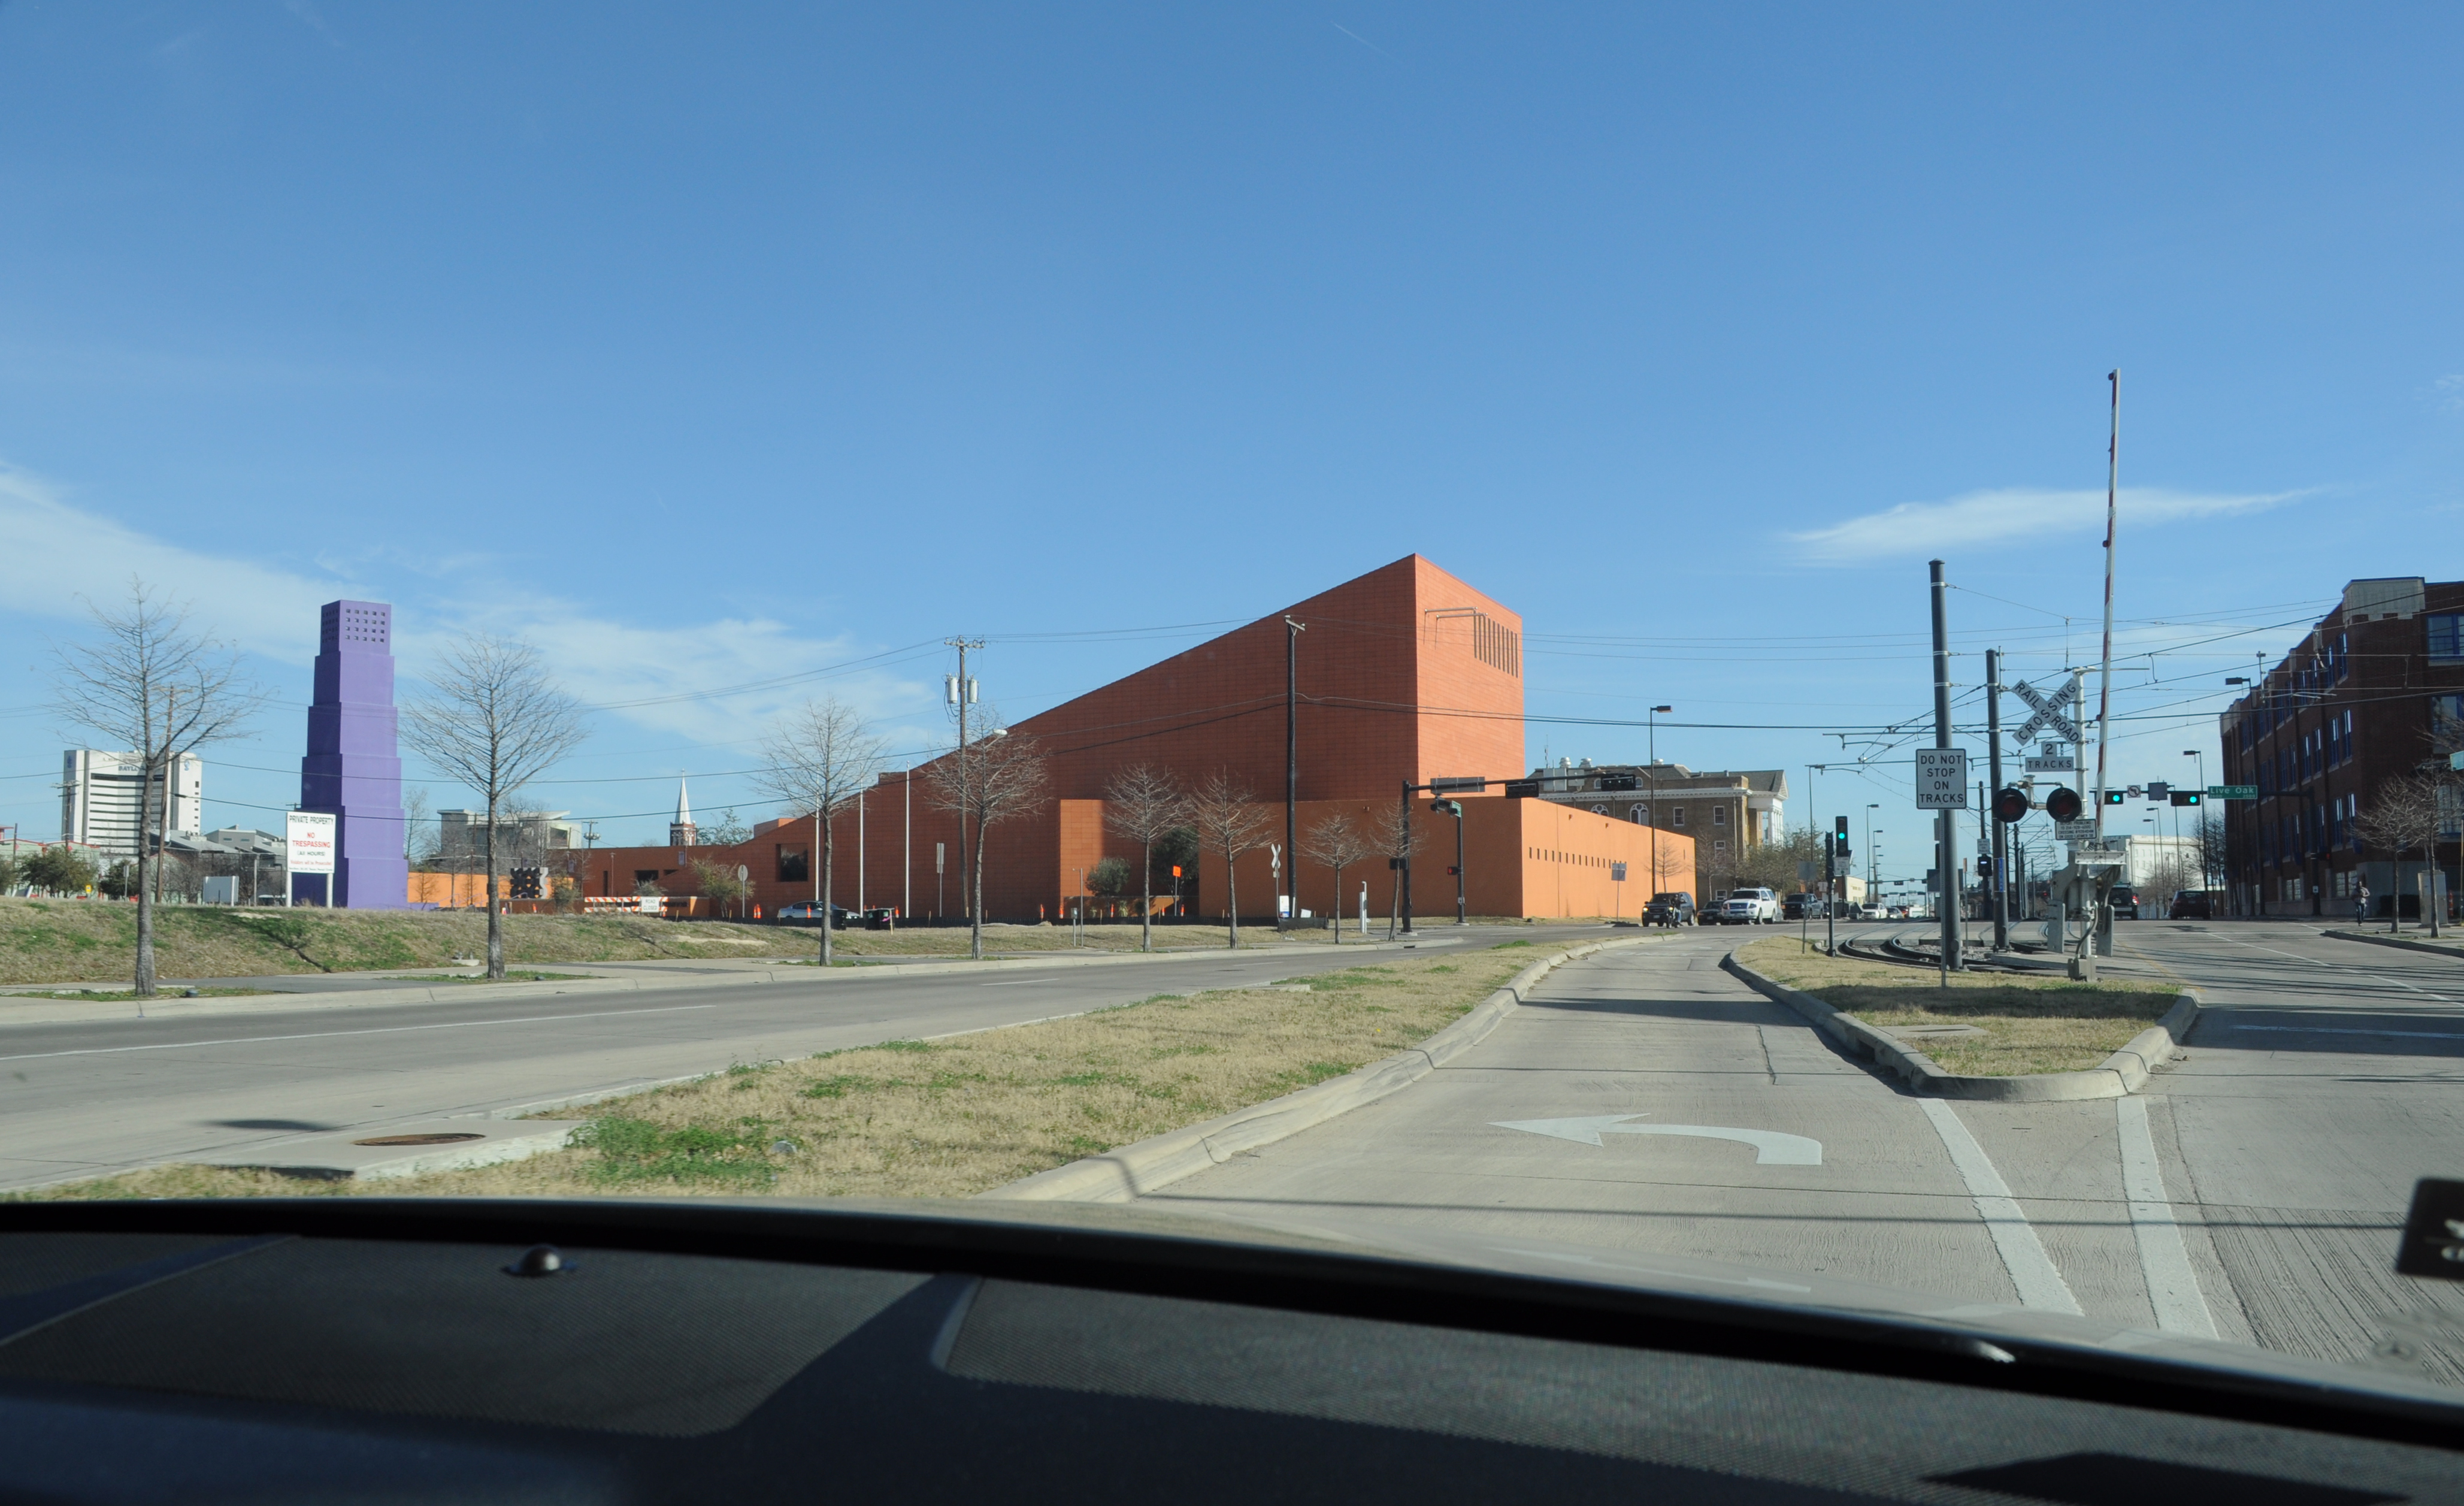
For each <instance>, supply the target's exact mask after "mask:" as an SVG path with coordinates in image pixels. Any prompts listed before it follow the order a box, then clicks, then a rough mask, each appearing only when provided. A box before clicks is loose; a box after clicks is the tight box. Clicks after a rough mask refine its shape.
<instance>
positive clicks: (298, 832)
mask: <svg viewBox="0 0 2464 1506" xmlns="http://www.w3.org/2000/svg"><path fill="white" fill-rule="evenodd" d="M288 825H289V827H290V831H289V832H288V835H289V837H290V847H291V855H290V861H289V866H290V869H291V871H292V872H293V873H295V874H330V873H332V872H333V871H334V814H333V812H332V811H329V810H294V811H292V812H291V816H290V820H289V822H288Z"/></svg>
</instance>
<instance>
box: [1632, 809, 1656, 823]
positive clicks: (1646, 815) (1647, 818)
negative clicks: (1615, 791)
mask: <svg viewBox="0 0 2464 1506" xmlns="http://www.w3.org/2000/svg"><path fill="white" fill-rule="evenodd" d="M1632 813H1633V815H1634V819H1635V820H1636V821H1637V822H1638V823H1639V824H1641V825H1643V826H1649V825H1651V808H1650V807H1649V806H1637V807H1635V808H1634V810H1633V812H1632Z"/></svg>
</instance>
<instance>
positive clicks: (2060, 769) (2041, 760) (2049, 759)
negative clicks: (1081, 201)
mask: <svg viewBox="0 0 2464 1506" xmlns="http://www.w3.org/2000/svg"><path fill="white" fill-rule="evenodd" d="M2078 766H2079V764H2078V763H2077V761H2075V760H2074V759H2072V757H2071V756H2070V755H2069V754H2067V753H2031V754H2029V755H2028V763H2027V772H2029V773H2031V774H2067V773H2069V772H2070V771H2071V770H2072V769H2074V768H2077V767H2078Z"/></svg>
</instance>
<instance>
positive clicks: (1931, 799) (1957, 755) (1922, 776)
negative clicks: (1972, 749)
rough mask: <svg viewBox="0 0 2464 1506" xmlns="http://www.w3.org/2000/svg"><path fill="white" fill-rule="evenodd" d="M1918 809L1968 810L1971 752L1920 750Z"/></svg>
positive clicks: (1958, 749)
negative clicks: (1969, 754) (1969, 760)
mask: <svg viewBox="0 0 2464 1506" xmlns="http://www.w3.org/2000/svg"><path fill="white" fill-rule="evenodd" d="M1917 808H1918V809H1919V810H1965V809H1967V808H1968V750H1967V749H1966V748H1919V749H1917Z"/></svg>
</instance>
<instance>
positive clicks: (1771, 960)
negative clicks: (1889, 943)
mask: <svg viewBox="0 0 2464 1506" xmlns="http://www.w3.org/2000/svg"><path fill="white" fill-rule="evenodd" d="M1737 959H1738V961H1740V962H1742V963H1746V965H1748V966H1749V967H1751V968H1753V970H1754V971H1756V972H1758V973H1761V974H1762V975H1763V976H1764V977H1766V978H1769V979H1771V980H1772V981H1773V982H1775V983H1783V984H1786V985H1788V986H1790V987H1792V988H1797V989H1801V990H1803V991H1804V992H1807V993H1810V994H1813V995H1814V996H1815V997H1816V998H1818V999H1820V1000H1821V1001H1822V1002H1823V1003H1825V1004H1827V1005H1829V1006H1831V1007H1832V1008H1835V1009H1837V1010H1839V1011H1840V1012H1841V1013H1843V1014H1851V1015H1854V1016H1856V1017H1857V1018H1858V1019H1860V1020H1862V1021H1864V1022H1865V1023H1866V1024H1868V1025H1871V1026H1873V1027H1875V1028H1876V1029H1877V1030H1892V1029H1896V1028H1900V1027H1905V1026H1927V1025H1967V1026H1973V1027H1974V1028H1976V1029H1977V1030H1983V1031H1984V1032H1985V1033H1984V1034H1983V1035H1982V1036H1974V1035H1970V1036H1961V1037H1955V1038H1952V1039H1948V1040H1933V1041H1927V1042H1925V1043H1924V1044H1923V1045H1921V1046H1918V1047H1917V1048H1916V1049H1918V1050H1921V1051H1923V1052H1925V1054H1926V1055H1927V1056H1930V1057H1932V1058H1933V1060H1934V1062H1935V1063H1936V1064H1937V1065H1939V1066H1940V1067H1941V1068H1942V1070H1943V1071H1945V1072H1949V1073H1957V1074H1960V1075H1962V1076H1969V1077H2025V1076H2034V1075H2035V1074H2039V1073H2048V1072H2083V1071H2085V1070H2087V1069H2088V1068H2091V1067H2094V1066H2097V1065H2098V1064H2100V1063H2101V1062H2102V1061H2103V1060H2104V1059H2105V1058H2106V1057H2107V1056H2110V1055H2112V1054H2113V1053H2114V1052H2117V1051H2120V1050H2121V1049H2122V1048H2123V1046H2125V1045H2128V1044H2129V1042H2130V1038H2131V1037H2132V1036H2134V1035H2136V1034H2138V1033H2139V1032H2140V1031H2141V1030H2145V1029H2147V1027H2149V1026H2150V1025H2153V1024H2155V1023H2156V1021H2157V1020H2158V1019H2159V1018H2160V1017H2161V1016H2162V1015H2163V1014H2164V1013H2165V1011H2166V1010H2167V1009H2169V1008H2172V1007H2173V1001H2174V999H2175V997H2176V996H2177V995H2178V993H2179V990H2178V989H2175V988H2172V987H2169V986H2161V985H2155V984H2146V983H2135V982H2109V983H2072V982H2070V981H2068V980H2067V979H2063V978H2047V979H2043V980H2041V981H2039V980H2037V979H2033V978H2017V977H2013V976H2012V975H2011V974H2008V973H1953V974H1951V975H1950V986H1949V988H1947V989H1945V988H1944V987H1942V986H1941V983H1940V979H1939V976H1938V975H1936V974H1933V973H1925V972H1920V971H1918V970H1916V969H1914V968H1908V967H1899V966H1894V965H1893V964H1891V963H1868V962H1860V961H1858V960H1856V959H1854V958H1846V957H1825V956H1823V955H1822V954H1821V953H1820V952H1817V951H1806V950H1804V949H1803V948H1801V947H1800V946H1799V945H1798V943H1797V941H1796V940H1795V939H1794V938H1793V937H1781V938H1773V939H1771V940H1770V941H1756V942H1754V943H1753V944H1752V945H1750V946H1748V947H1745V948H1744V949H1742V950H1741V951H1739V952H1738V954H1737ZM1912 1044H1913V1043H1912Z"/></svg>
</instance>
